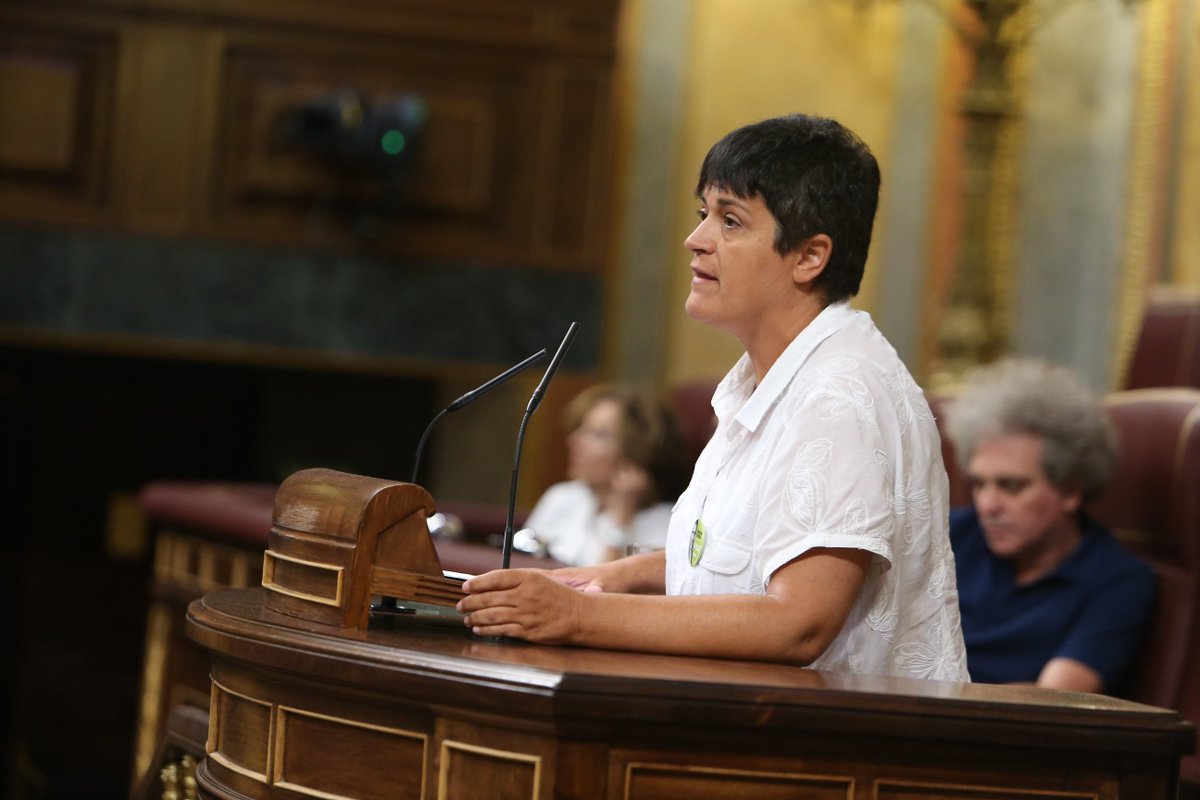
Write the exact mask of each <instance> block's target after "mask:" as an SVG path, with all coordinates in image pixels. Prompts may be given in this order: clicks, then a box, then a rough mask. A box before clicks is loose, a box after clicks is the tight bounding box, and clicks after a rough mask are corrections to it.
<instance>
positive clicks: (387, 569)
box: [262, 469, 463, 630]
mask: <svg viewBox="0 0 1200 800" xmlns="http://www.w3.org/2000/svg"><path fill="white" fill-rule="evenodd" d="M434 510H435V507H434V503H433V498H432V497H430V495H429V492H427V491H425V490H424V489H422V488H421V487H420V486H417V485H415V484H412V483H402V482H399V481H389V480H383V479H380V478H367V477H364V476H361V475H350V474H348V473H345V472H337V471H335V470H330V469H306V470H302V471H300V472H297V473H295V474H293V475H291V476H290V477H289V478H288V479H287V480H285V481H284V482H283V484H282V485H281V486H280V487H279V491H278V492H277V493H276V495H275V510H274V514H273V516H272V524H271V537H270V540H269V544H268V547H267V551H266V553H265V554H264V556H263V576H262V585H263V589H265V590H266V595H265V597H266V601H265V602H266V606H267V608H269V609H271V610H272V611H277V612H279V613H280V614H286V615H287V616H290V617H297V618H299V619H303V620H309V621H312V622H320V623H323V624H326V625H337V626H339V627H343V628H351V629H357V630H361V629H365V628H366V627H367V622H368V618H369V616H370V603H371V598H372V597H380V596H382V597H392V598H396V599H399V600H408V601H412V602H416V603H425V604H429V605H434V606H443V607H448V608H453V607H454V605H455V604H456V603H457V602H458V601H459V600H460V599H461V598H462V596H463V592H462V578H455V577H447V576H446V575H445V574H444V573H443V571H442V565H441V562H440V561H439V560H438V555H437V550H435V549H434V546H433V540H432V539H431V538H430V536H429V528H428V525H427V523H426V520H427V519H428V518H429V516H430V515H431V514H433V512H434Z"/></svg>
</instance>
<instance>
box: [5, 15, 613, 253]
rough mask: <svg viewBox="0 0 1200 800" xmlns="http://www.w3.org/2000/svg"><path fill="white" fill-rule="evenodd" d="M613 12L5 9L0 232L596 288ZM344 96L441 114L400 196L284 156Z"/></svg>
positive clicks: (377, 173) (432, 120)
mask: <svg viewBox="0 0 1200 800" xmlns="http://www.w3.org/2000/svg"><path fill="white" fill-rule="evenodd" d="M617 11H618V2H617V0H574V1H573V2H552V0H507V2H489V1H488V0H454V2H449V1H448V2H432V1H431V0H388V1H387V2H381V1H380V0H350V1H348V2H345V3H338V4H329V3H324V2H315V0H282V1H281V2H267V1H266V0H251V1H250V2H232V0H229V1H228V2H218V3H215V4H214V3H211V2H200V0H147V2H140V1H139V2H128V1H127V0H59V2H55V3H51V4H46V3H41V2H32V0H10V2H9V3H6V4H5V6H4V7H3V8H0V31H2V33H0V97H4V99H5V103H6V108H5V114H4V115H3V117H2V118H0V219H2V218H8V219H18V220H25V221H28V220H35V221H38V222H47V223H55V224H59V225H64V226H67V227H79V226H81V225H87V226H89V227H95V226H100V227H103V228H110V229H115V230H120V231H125V232H131V233H140V234H156V235H185V236H199V237H204V238H218V239H232V240H238V241H242V242H252V243H260V244H270V245H285V246H293V247H294V246H302V247H320V248H324V249H341V248H347V247H353V248H358V247H359V246H361V245H362V243H363V242H364V241H369V243H370V245H371V247H372V248H373V249H374V250H376V251H378V252H381V253H384V254H387V255H401V254H402V255H403V256H404V257H405V258H408V259H435V260H457V261H463V260H467V261H484V262H486V263H489V264H495V265H499V266H521V267H539V268H554V269H582V270H590V271H598V270H600V269H601V268H602V266H603V263H604V258H605V247H606V242H607V238H608V237H607V236H606V230H607V220H608V213H609V210H608V207H609V190H610V184H611V175H610V174H609V173H610V162H611V155H612V147H613V142H612V136H611V129H612V79H611V75H612V71H613V65H614V61H615V36H616V19H617ZM349 89H353V90H356V91H357V92H359V93H360V94H361V95H362V96H363V98H364V99H365V100H366V102H367V103H368V104H380V103H385V102H388V101H389V100H390V99H393V98H395V97H397V96H400V95H403V94H417V95H419V96H420V97H422V98H423V100H424V101H425V103H426V105H427V108H428V115H427V125H426V130H425V132H424V135H423V136H422V138H421V142H420V146H419V147H418V148H417V150H416V151H415V152H416V157H415V161H414V163H413V167H412V171H411V174H408V175H405V176H404V177H403V180H402V181H393V180H391V179H390V178H381V170H380V169H379V168H377V167H368V166H363V165H351V164H346V163H334V162H332V161H329V160H325V159H322V158H320V157H318V156H314V155H313V154H311V153H309V152H306V151H304V150H302V149H300V148H298V147H297V146H296V145H295V144H294V143H289V142H287V141H285V139H284V137H283V136H282V135H281V130H282V126H283V122H284V120H285V119H286V118H287V117H288V115H289V114H292V113H294V112H295V111H296V110H297V109H299V108H301V107H303V106H305V105H306V104H309V103H312V102H314V101H320V100H322V99H324V98H328V97H330V96H332V95H334V94H335V93H337V92H340V91H344V90H349ZM10 112H12V113H10ZM393 184H395V185H393Z"/></svg>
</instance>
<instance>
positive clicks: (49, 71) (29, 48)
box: [0, 15, 118, 223]
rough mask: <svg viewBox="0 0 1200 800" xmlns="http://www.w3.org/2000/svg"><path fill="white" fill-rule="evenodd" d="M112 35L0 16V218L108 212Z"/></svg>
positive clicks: (95, 28)
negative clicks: (0, 109) (1, 105)
mask: <svg viewBox="0 0 1200 800" xmlns="http://www.w3.org/2000/svg"><path fill="white" fill-rule="evenodd" d="M117 54H118V34H117V30H116V29H115V27H113V26H111V25H103V24H101V25H96V24H86V23H81V24H75V25H72V24H55V25H49V24H47V21H45V20H39V19H35V18H32V17H28V16H24V15H12V16H9V17H8V18H7V19H6V18H5V16H4V15H0V99H2V100H3V109H2V112H0V217H10V218H11V217H20V218H33V219H50V218H55V217H58V216H61V215H63V214H69V215H71V216H72V218H73V219H76V220H77V221H78V222H84V223H88V222H93V223H94V222H98V221H102V220H104V219H105V218H106V217H107V216H108V214H109V211H110V208H111V206H110V199H111V198H110V192H111V178H112V176H111V170H112V161H111V156H112V149H111V147H112V140H113V134H114V130H113V129H114V125H115V122H116V108H115V95H116V79H117Z"/></svg>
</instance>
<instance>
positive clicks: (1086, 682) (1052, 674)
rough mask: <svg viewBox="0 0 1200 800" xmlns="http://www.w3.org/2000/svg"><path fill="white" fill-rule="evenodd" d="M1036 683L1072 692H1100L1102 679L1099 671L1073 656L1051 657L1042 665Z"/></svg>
mask: <svg viewBox="0 0 1200 800" xmlns="http://www.w3.org/2000/svg"><path fill="white" fill-rule="evenodd" d="M1037 685H1038V686H1040V687H1042V688H1043V689H1066V690H1068V691H1072V692H1100V691H1103V689H1104V679H1103V678H1101V677H1100V673H1099V672H1096V670H1094V669H1092V668H1091V667H1089V666H1088V665H1087V664H1084V663H1083V662H1082V661H1076V660H1075V659H1073V658H1067V657H1065V656H1060V657H1058V658H1052V659H1050V660H1049V661H1047V662H1046V666H1044V667H1042V671H1041V674H1039V675H1038V679H1037Z"/></svg>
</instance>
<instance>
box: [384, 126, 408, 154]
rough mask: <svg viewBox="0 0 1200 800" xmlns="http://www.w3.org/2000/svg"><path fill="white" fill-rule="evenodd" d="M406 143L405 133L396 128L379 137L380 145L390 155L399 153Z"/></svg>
mask: <svg viewBox="0 0 1200 800" xmlns="http://www.w3.org/2000/svg"><path fill="white" fill-rule="evenodd" d="M404 144H405V142H404V134H403V133H401V132H400V131H398V130H395V129H394V128H393V129H392V130H390V131H388V132H387V133H385V134H383V136H382V137H380V139H379V146H380V147H382V148H383V152H385V153H387V154H388V155H389V156H395V155H399V154H400V151H401V150H403V149H404Z"/></svg>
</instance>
